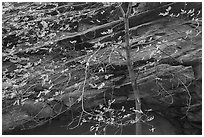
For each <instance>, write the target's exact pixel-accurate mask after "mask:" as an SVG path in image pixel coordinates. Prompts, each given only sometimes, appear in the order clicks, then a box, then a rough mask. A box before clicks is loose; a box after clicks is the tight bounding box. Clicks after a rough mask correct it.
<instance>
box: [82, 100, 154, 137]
mask: <svg viewBox="0 0 204 137" xmlns="http://www.w3.org/2000/svg"><path fill="white" fill-rule="evenodd" d="M114 102H115V99H114V100H108V103H107V105H105V104H100V105H99V106H98V107H97V108H95V109H94V110H92V112H91V115H90V114H89V115H88V116H84V117H83V118H82V120H81V123H80V125H82V124H85V123H92V124H93V126H91V127H90V132H92V133H93V132H94V134H98V135H99V134H106V128H107V127H112V128H117V129H118V131H119V130H120V129H121V128H122V127H124V126H129V125H132V124H135V123H137V122H138V121H139V120H141V121H142V122H144V124H147V125H148V126H149V127H150V128H149V130H150V131H151V132H154V130H155V128H154V126H153V125H151V124H148V123H147V122H150V121H152V120H154V116H153V115H151V116H148V115H147V114H148V112H150V111H152V110H151V109H149V110H145V111H146V112H147V114H145V113H143V112H142V111H140V112H139V111H138V110H135V108H134V107H131V108H129V107H128V108H126V107H125V106H122V107H121V108H120V109H119V108H114V106H112V105H113V104H114ZM136 113H141V114H142V117H140V118H137V117H135V115H136ZM115 134H117V132H116V133H115Z"/></svg>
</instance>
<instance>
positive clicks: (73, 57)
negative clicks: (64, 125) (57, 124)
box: [3, 3, 202, 134]
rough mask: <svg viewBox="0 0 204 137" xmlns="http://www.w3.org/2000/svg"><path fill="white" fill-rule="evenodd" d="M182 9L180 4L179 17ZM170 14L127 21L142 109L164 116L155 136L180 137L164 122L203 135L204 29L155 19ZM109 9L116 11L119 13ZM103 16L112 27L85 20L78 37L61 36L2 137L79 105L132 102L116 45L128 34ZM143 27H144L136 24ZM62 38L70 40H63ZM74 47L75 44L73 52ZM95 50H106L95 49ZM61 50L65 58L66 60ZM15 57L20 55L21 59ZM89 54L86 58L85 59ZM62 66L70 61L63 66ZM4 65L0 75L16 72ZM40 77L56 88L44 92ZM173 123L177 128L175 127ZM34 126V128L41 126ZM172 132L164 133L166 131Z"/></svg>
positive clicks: (142, 15)
mask: <svg viewBox="0 0 204 137" xmlns="http://www.w3.org/2000/svg"><path fill="white" fill-rule="evenodd" d="M92 4H93V5H94V3H92ZM92 4H91V5H92ZM82 5H83V4H82ZM82 5H81V6H79V7H77V6H76V7H75V8H76V9H78V10H80V8H82V7H83V6H90V5H87V4H85V5H83V6H82ZM182 5H183V4H181V3H179V4H178V5H177V6H178V9H179V6H180V7H181V6H182ZM189 5H190V6H189ZM189 5H188V6H189V7H188V8H190V9H191V8H195V9H197V10H198V9H200V6H201V5H199V4H193V3H190V4H189ZM95 6H96V8H98V7H100V6H101V5H100V4H99V3H98V4H97V3H95ZM167 7H168V6H166V7H165V6H164V7H163V8H159V9H157V10H155V12H151V11H148V12H144V13H143V12H142V11H141V13H140V14H139V15H138V16H132V17H131V18H130V27H131V28H130V32H131V39H130V43H131V46H132V51H131V59H132V61H133V62H134V71H135V74H136V76H137V86H138V89H139V92H140V95H141V99H142V104H143V105H142V107H143V109H152V110H153V111H156V112H158V113H161V114H162V115H159V116H158V115H157V117H156V119H155V121H156V124H155V123H154V124H155V126H158V129H159V130H161V131H159V132H157V131H156V132H155V134H177V133H176V131H174V129H175V128H174V127H173V126H172V124H171V123H169V122H165V120H166V119H177V121H176V122H179V124H180V126H179V127H177V126H175V127H176V128H179V129H180V128H181V130H182V133H179V134H200V129H201V125H202V111H201V108H202V84H201V83H202V36H201V33H199V32H201V26H198V27H196V29H194V28H193V27H192V24H191V22H190V23H189V21H186V20H184V19H181V18H171V17H161V16H158V15H157V14H156V13H159V12H160V10H161V11H162V9H166V8H167ZM76 9H74V10H76ZM102 9H103V8H101V9H100V10H102ZM105 9H106V10H107V11H114V9H115V7H114V6H111V7H106V8H105ZM178 9H177V8H175V9H174V10H173V11H175V12H178ZM179 10H180V9H179ZM97 13H98V14H99V12H97ZM105 13H106V12H105ZM151 13H152V14H151ZM106 14H107V15H106V16H108V17H109V19H107V20H101V19H99V20H100V21H101V22H100V23H96V22H97V21H96V20H97V17H100V16H98V15H96V16H93V17H92V18H87V19H86V20H85V19H84V18H82V17H81V18H82V20H81V21H80V23H79V24H78V29H77V30H75V31H74V32H69V33H67V32H62V34H59V33H58V34H57V35H56V37H55V39H54V40H53V41H55V42H56V45H57V46H56V47H57V48H55V47H53V51H54V52H53V53H52V54H50V55H49V53H46V54H48V55H46V57H47V56H48V57H49V58H45V59H42V60H43V63H42V66H40V67H39V66H35V67H34V68H33V69H30V70H29V71H30V72H31V73H32V74H33V75H31V76H30V77H29V78H30V79H31V80H30V81H28V83H29V82H30V83H29V84H27V85H25V86H24V87H23V88H19V91H21V90H22V89H23V90H25V91H26V93H29V96H28V97H27V96H26V97H27V98H28V99H27V100H26V101H25V102H24V103H23V104H24V105H22V106H19V108H21V109H19V112H17V111H12V115H11V113H9V112H7V111H6V112H5V113H4V114H3V131H6V130H8V129H9V128H11V127H18V126H20V125H21V124H24V123H26V122H27V121H29V120H30V121H35V120H39V121H41V120H42V119H43V120H42V123H43V122H44V120H45V119H49V118H52V117H56V116H58V115H59V114H60V113H63V112H65V111H66V110H70V109H71V110H74V111H76V110H78V109H79V108H81V105H82V103H81V101H83V103H84V107H85V108H87V109H88V108H92V107H96V106H98V105H99V104H104V103H105V102H106V101H107V100H109V99H115V103H121V102H122V103H123V102H126V101H131V100H134V96H133V93H132V87H131V83H130V80H129V76H128V71H127V67H126V60H124V58H125V50H124V49H123V48H122V47H123V46H124V43H123V41H122V42H118V41H119V40H118V39H119V37H120V36H121V35H122V34H123V33H124V32H123V23H121V22H122V21H121V20H119V18H116V19H115V18H113V17H112V15H111V14H109V13H108V12H107V13H106ZM147 15H148V17H146V16H147ZM142 18H144V19H143V20H142ZM138 19H141V20H139V21H138ZM93 20H94V21H95V24H94V25H93V24H92V25H90V21H93ZM134 22H135V23H134ZM70 25H73V23H70ZM115 26H117V27H115ZM121 27H122V28H121ZM110 28H114V32H115V33H114V35H112V34H106V35H104V34H102V33H103V32H105V31H107V30H108V29H110ZM73 30H74V29H73ZM189 30H191V31H190V32H189ZM77 31H78V32H77ZM187 32H188V34H187ZM64 33H65V34H66V36H63V34H64ZM92 34H94V37H93V35H92ZM59 35H60V36H59ZM61 35H62V36H61ZM70 41H76V44H72V43H70ZM111 42H115V43H111ZM98 43H100V44H101V45H102V47H100V46H101V45H99V46H98V45H97V44H98ZM110 43H111V44H110ZM118 43H119V44H118ZM35 44H36V43H35ZM45 45H46V43H45ZM45 45H40V46H42V47H44V46H45ZM118 45H120V46H118ZM94 46H96V47H97V48H94ZM22 47H23V45H21V46H19V49H20V48H22ZM37 47H38V46H36V48H37ZM99 47H100V48H99ZM60 48H61V49H63V50H60ZM85 48H87V49H88V50H93V51H94V52H93V53H94V56H91V55H90V54H89V53H88V52H87V51H83V50H84V49H85ZM73 49H75V50H73ZM28 50H31V51H32V50H36V49H35V48H34V49H28ZM39 50H40V51H41V49H39ZM59 50H60V51H59ZM64 50H67V52H66V53H65V52H64ZM96 51H97V52H96ZM16 52H17V54H21V53H23V52H24V51H20V50H19V52H18V51H16ZM84 52H87V53H86V54H84ZM121 55H122V56H121ZM5 56H6V55H5ZM5 56H3V57H4V58H5ZM50 56H51V59H50ZM31 57H32V56H31ZM63 58H66V59H65V61H64V60H63ZM31 59H33V58H31ZM33 60H35V59H33ZM53 60H54V61H55V60H56V61H55V62H54V61H53ZM87 61H89V66H88V69H89V72H86V67H87V66H86V62H87ZM34 62H35V61H34ZM4 63H6V62H4ZM4 63H3V69H9V71H13V70H15V67H16V64H15V63H14V64H12V63H11V65H10V64H9V63H6V64H5V65H4ZM7 64H8V65H7ZM53 66H57V67H56V68H54V67H53ZM4 67H5V68H4ZM41 70H45V72H46V73H48V75H49V78H50V79H51V82H52V84H50V83H49V82H47V83H46V84H44V85H43V86H42V85H41V84H39V83H38V82H36V81H41V78H42V77H41V76H42V74H41V73H40V71H41ZM86 73H87V74H86ZM43 74H44V73H43ZM35 76H36V77H37V78H36V77H35ZM34 78H36V79H34ZM33 79H34V80H33ZM32 80H33V81H34V82H33V81H32ZM35 80H36V81H35ZM11 85H12V83H10V82H4V83H3V88H4V89H5V90H7V89H9V88H11V87H12V86H11ZM30 85H31V86H30ZM50 85H52V88H51V90H50V92H49V93H46V94H45V95H44V94H43V93H44V92H45V91H46V90H48V89H49V87H51V86H50ZM41 92H42V94H41ZM26 93H25V94H26ZM31 93H32V94H31ZM41 96H43V98H44V100H43V101H40V102H37V103H36V102H35V99H38V97H39V98H41ZM82 97H83V99H82ZM3 103H5V104H7V103H9V101H8V100H6V101H3ZM16 115H18V116H19V117H17V116H16ZM162 116H163V117H166V119H164V118H162ZM13 118H15V119H17V120H14V121H20V122H16V123H15V122H14V121H13V120H11V119H13ZM25 119H26V120H25ZM31 119H32V120H31ZM178 119H179V120H178ZM45 121H46V120H45ZM159 121H161V122H163V123H159ZM176 122H175V121H174V120H173V122H172V123H176ZM39 123H41V122H39ZM165 123H167V124H165ZM28 125H29V124H28ZM34 125H37V122H36V124H34ZM164 126H165V127H164ZM168 128H170V129H172V130H168V131H166V130H165V129H168ZM145 129H146V128H145ZM145 133H147V132H145ZM147 134H148V133H147Z"/></svg>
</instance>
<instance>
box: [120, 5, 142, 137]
mask: <svg viewBox="0 0 204 137" xmlns="http://www.w3.org/2000/svg"><path fill="white" fill-rule="evenodd" d="M130 11H131V4H130V3H129V6H128V10H127V12H126V14H125V16H124V14H123V17H124V24H125V43H126V44H125V45H126V46H125V50H126V56H127V67H128V72H129V77H130V81H131V84H132V88H133V92H134V97H135V107H136V110H137V112H136V118H135V119H136V120H138V119H140V118H141V113H138V112H141V102H140V96H139V91H138V90H137V88H136V86H137V85H136V84H137V83H136V79H135V72H134V70H133V63H132V61H131V55H130V52H131V47H130V44H129V39H130V36H129V20H128V19H129V15H130ZM123 13H124V12H123ZM135 132H136V135H141V134H142V127H141V123H140V121H138V122H137V123H136V131H135Z"/></svg>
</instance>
